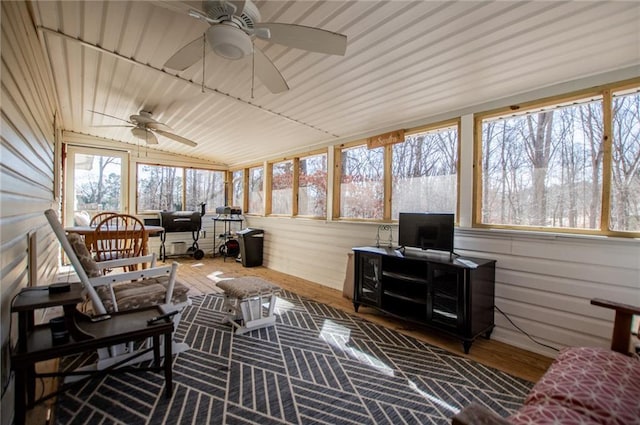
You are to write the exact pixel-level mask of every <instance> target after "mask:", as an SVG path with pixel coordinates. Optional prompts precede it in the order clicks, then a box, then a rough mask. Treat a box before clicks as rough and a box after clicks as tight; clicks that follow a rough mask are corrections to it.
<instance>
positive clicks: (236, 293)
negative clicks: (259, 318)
mask: <svg viewBox="0 0 640 425" xmlns="http://www.w3.org/2000/svg"><path fill="white" fill-rule="evenodd" d="M217 285H218V288H220V289H222V290H223V291H224V293H225V294H226V295H227V296H229V297H232V298H237V299H243V298H250V297H257V296H260V295H268V294H272V293H274V292H276V291H279V290H280V288H279V287H277V286H276V285H274V284H272V283H269V282H267V281H266V280H262V279H260V278H258V277H251V276H247V277H239V278H236V279H230V280H223V281H222V282H218V283H217Z"/></svg>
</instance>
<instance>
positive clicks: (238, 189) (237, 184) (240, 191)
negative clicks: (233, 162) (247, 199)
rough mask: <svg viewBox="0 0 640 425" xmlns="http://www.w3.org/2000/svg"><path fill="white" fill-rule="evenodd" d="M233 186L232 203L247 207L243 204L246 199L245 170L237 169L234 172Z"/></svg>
mask: <svg viewBox="0 0 640 425" xmlns="http://www.w3.org/2000/svg"><path fill="white" fill-rule="evenodd" d="M231 187H232V196H231V197H232V198H233V199H232V201H231V202H232V205H233V206H237V207H242V208H243V209H244V208H245V207H244V205H243V200H244V170H237V171H234V172H233V173H232V177H231Z"/></svg>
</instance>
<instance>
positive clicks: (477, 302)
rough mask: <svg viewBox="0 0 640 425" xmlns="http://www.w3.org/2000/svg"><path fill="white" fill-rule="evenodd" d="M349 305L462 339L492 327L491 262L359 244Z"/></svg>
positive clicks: (487, 333) (485, 333) (488, 333)
mask: <svg viewBox="0 0 640 425" xmlns="http://www.w3.org/2000/svg"><path fill="white" fill-rule="evenodd" d="M353 251H354V254H355V279H354V282H355V285H354V294H353V306H354V308H355V310H356V312H357V311H358V308H359V307H360V305H365V306H369V307H375V308H376V309H378V310H380V311H383V312H385V313H388V314H391V315H393V316H395V317H400V318H404V319H406V320H410V321H412V322H416V323H420V324H423V325H425V326H427V327H430V328H433V329H436V330H438V331H442V332H445V333H448V334H450V335H453V336H455V337H457V338H460V339H461V340H462V344H463V348H464V352H465V353H468V352H469V349H470V348H471V344H472V343H473V341H474V340H475V339H476V338H477V337H478V336H480V335H483V336H484V337H485V338H489V337H490V336H491V332H492V331H493V327H494V322H493V309H494V292H495V260H487V259H481V258H468V257H466V258H464V259H465V260H470V261H472V262H473V263H475V265H476V266H477V267H475V266H474V267H472V266H473V265H474V264H473V263H472V264H469V263H466V264H463V263H461V262H459V261H458V260H455V259H453V260H451V259H449V257H443V256H440V255H432V256H430V255H426V254H411V253H409V252H406V253H402V252H400V251H398V250H394V249H391V248H374V247H358V248H353Z"/></svg>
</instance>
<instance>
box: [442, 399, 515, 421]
mask: <svg viewBox="0 0 640 425" xmlns="http://www.w3.org/2000/svg"><path fill="white" fill-rule="evenodd" d="M451 424H452V425H509V424H510V422H509V421H508V420H506V419H505V418H503V417H501V416H499V415H497V414H496V413H494V412H492V411H491V410H489V409H487V408H486V407H484V406H481V405H479V404H477V403H471V404H470V405H468V406H467V407H465V408H464V409H462V410H461V411H460V413H458V414H457V415H455V416H454V417H453V418H451Z"/></svg>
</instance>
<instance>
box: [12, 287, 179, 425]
mask: <svg viewBox="0 0 640 425" xmlns="http://www.w3.org/2000/svg"><path fill="white" fill-rule="evenodd" d="M42 288H46V287H42ZM82 300H83V297H82V287H81V285H80V284H72V285H71V289H70V291H68V292H63V293H58V294H50V293H49V291H48V290H40V288H38V289H32V288H25V289H23V291H22V292H20V294H18V296H17V297H16V299H15V301H14V303H13V305H12V307H11V311H12V312H16V313H18V332H19V334H18V344H17V346H16V348H15V350H14V352H13V353H12V355H11V368H12V369H13V370H14V372H15V419H14V423H15V424H16V425H21V424H24V422H25V416H26V411H27V409H29V408H31V407H33V406H34V405H36V404H38V403H39V402H41V401H44V400H46V399H48V398H51V397H52V396H54V395H56V394H58V393H59V392H61V391H64V390H65V389H66V387H67V386H68V385H75V384H77V383H79V382H83V381H84V380H87V379H89V378H91V377H92V376H94V375H95V374H105V373H112V372H115V371H118V370H121V369H116V368H117V367H118V366H121V364H120V363H117V364H115V365H113V366H112V367H110V368H107V369H105V370H101V371H91V372H90V371H87V372H86V374H87V377H85V378H83V379H82V380H80V381H76V382H74V383H73V384H63V385H61V388H60V389H59V390H58V391H56V392H55V393H54V394H49V395H47V396H45V397H43V398H40V399H39V400H35V399H34V398H35V380H36V378H37V377H38V374H36V372H35V365H36V363H38V362H42V361H46V360H50V359H54V358H58V357H64V356H68V355H72V354H78V353H84V352H87V351H93V350H97V349H98V348H103V347H109V346H112V345H117V344H121V343H127V342H130V341H138V340H144V339H147V338H151V339H152V342H153V345H152V347H151V348H149V349H148V350H146V351H147V352H148V351H151V350H153V357H154V367H151V368H138V369H135V370H138V371H146V370H154V371H160V370H164V378H165V395H166V396H167V397H171V394H172V387H173V383H172V379H173V378H172V363H173V362H172V344H171V336H172V334H173V322H172V321H171V319H166V320H160V321H158V322H156V323H154V324H152V325H149V324H148V323H147V321H148V320H149V319H151V318H154V317H156V316H158V315H161V314H162V312H161V311H160V309H158V308H157V307H153V308H150V309H141V310H130V311H126V312H118V313H114V314H112V315H111V318H110V319H107V320H103V321H99V322H92V321H91V320H90V318H89V317H88V316H85V315H83V314H82V313H80V312H79V311H78V310H77V309H76V308H75V306H76V304H77V303H78V302H80V301H82ZM60 305H61V306H63V309H64V313H65V324H66V325H67V330H68V331H69V334H70V339H69V342H66V343H63V344H57V345H54V344H53V343H52V338H51V328H50V326H49V324H48V323H44V324H41V325H35V324H34V310H36V309H40V308H46V307H52V306H60ZM160 337H162V339H163V341H164V358H165V361H164V365H163V366H162V367H161V356H160V346H161V345H162V344H161V338H160ZM122 370H125V369H122ZM126 371H128V372H131V371H132V370H131V368H126ZM71 373H73V372H71ZM83 374H84V372H83ZM65 375H66V374H65V373H64V372H60V373H48V374H43V376H65Z"/></svg>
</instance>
